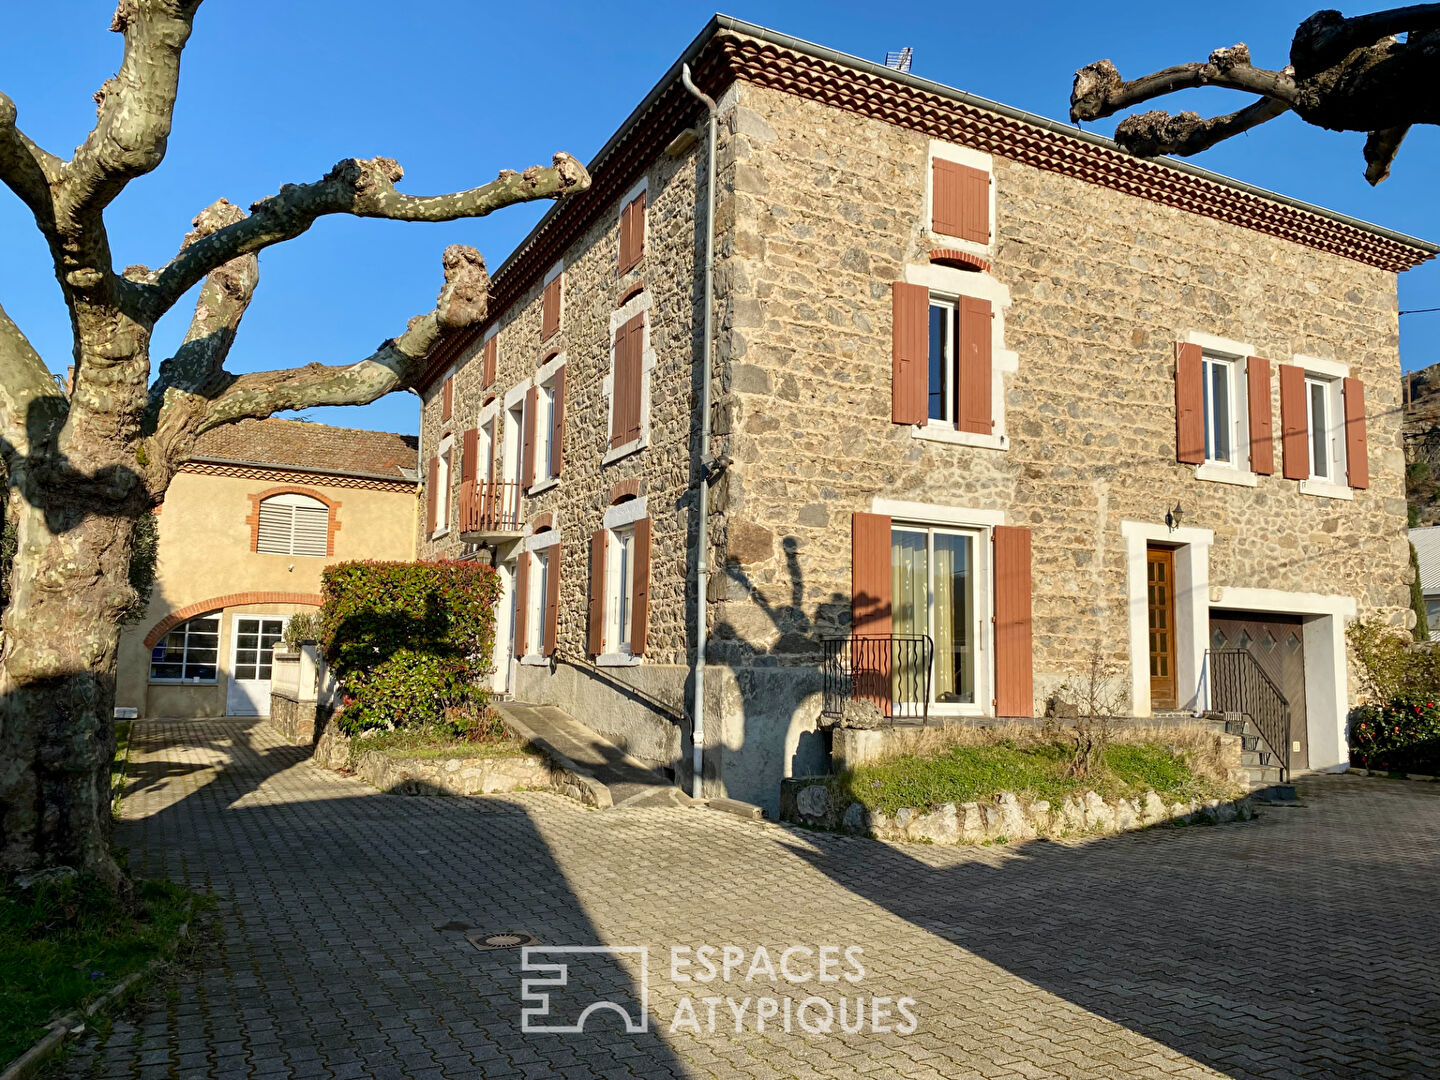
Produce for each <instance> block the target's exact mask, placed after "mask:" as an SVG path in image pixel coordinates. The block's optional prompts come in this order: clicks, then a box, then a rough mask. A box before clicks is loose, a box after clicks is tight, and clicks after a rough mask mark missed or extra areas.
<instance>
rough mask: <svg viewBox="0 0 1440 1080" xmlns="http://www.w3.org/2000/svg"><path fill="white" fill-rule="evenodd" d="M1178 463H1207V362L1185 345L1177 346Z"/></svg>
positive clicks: (1176, 451)
mask: <svg viewBox="0 0 1440 1080" xmlns="http://www.w3.org/2000/svg"><path fill="white" fill-rule="evenodd" d="M1175 460H1176V461H1180V462H1184V463H1185V464H1187V465H1203V464H1204V463H1205V360H1204V357H1203V355H1202V354H1201V351H1200V346H1199V345H1191V344H1189V343H1188V342H1184V341H1177V342H1176V343H1175Z"/></svg>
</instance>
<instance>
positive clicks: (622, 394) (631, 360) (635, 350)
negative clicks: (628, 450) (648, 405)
mask: <svg viewBox="0 0 1440 1080" xmlns="http://www.w3.org/2000/svg"><path fill="white" fill-rule="evenodd" d="M644 338H645V313H644V312H641V313H640V314H639V315H636V316H635V317H634V318H633V319H630V320H629V321H628V322H626V323H625V324H624V325H623V326H621V327H620V328H619V329H618V330H616V331H615V360H614V368H613V370H612V373H611V379H612V382H611V413H610V418H611V423H610V447H611V449H615V448H617V447H621V446H624V445H626V444H627V443H631V442H634V441H635V440H636V439H638V438H639V437H640V432H641V428H642V426H643V425H642V423H641V415H640V413H641V406H642V404H643V374H644V369H643V359H644Z"/></svg>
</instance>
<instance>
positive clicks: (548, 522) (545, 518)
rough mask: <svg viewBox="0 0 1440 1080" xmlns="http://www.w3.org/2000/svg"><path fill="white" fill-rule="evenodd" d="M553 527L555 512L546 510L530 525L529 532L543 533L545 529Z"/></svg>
mask: <svg viewBox="0 0 1440 1080" xmlns="http://www.w3.org/2000/svg"><path fill="white" fill-rule="evenodd" d="M554 527H555V511H553V510H546V511H545V513H543V514H541V515H540V516H539V517H537V518H536V519H535V520H534V521H532V522H531V523H530V531H531V532H532V533H538V532H544V531H545V530H546V529H553V528H554Z"/></svg>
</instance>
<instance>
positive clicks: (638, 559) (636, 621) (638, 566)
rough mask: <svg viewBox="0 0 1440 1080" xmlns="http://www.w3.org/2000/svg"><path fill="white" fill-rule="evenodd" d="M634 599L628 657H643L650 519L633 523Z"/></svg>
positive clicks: (647, 631) (647, 618) (647, 611)
mask: <svg viewBox="0 0 1440 1080" xmlns="http://www.w3.org/2000/svg"><path fill="white" fill-rule="evenodd" d="M634 543H635V564H634V568H635V571H634V578H635V588H634V599H633V601H632V602H631V605H630V655H631V656H644V655H645V642H646V639H647V638H648V637H649V634H650V519H649V518H641V519H640V520H639V521H637V522H635V541H634Z"/></svg>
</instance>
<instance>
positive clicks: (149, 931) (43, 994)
mask: <svg viewBox="0 0 1440 1080" xmlns="http://www.w3.org/2000/svg"><path fill="white" fill-rule="evenodd" d="M201 903H202V901H201V899H200V898H199V897H197V896H195V894H193V893H191V892H189V891H187V890H185V889H182V888H180V886H178V885H172V884H170V883H169V882H166V881H140V882H136V883H135V887H134V894H133V896H131V897H130V898H128V899H117V897H116V896H115V894H114V893H113V892H112V891H111V890H110V889H109V888H108V887H107V886H105V885H104V884H103V883H102V882H100V881H98V880H96V879H95V878H91V877H78V878H73V879H71V880H69V881H60V882H44V883H41V884H39V885H36V886H35V887H34V888H31V889H26V890H21V889H17V888H15V887H13V886H11V887H8V888H6V889H5V890H3V891H0V1063H8V1062H10V1061H13V1060H14V1059H15V1058H17V1057H19V1056H20V1055H21V1054H22V1053H24V1052H25V1051H26V1050H27V1049H29V1047H30V1045H31V1044H32V1043H33V1042H34V1041H35V1040H36V1039H38V1038H39V1037H40V1036H41V1035H43V1034H44V1033H45V1025H46V1024H47V1023H48V1022H49V1021H50V1020H51V1019H53V1018H54V1017H55V1016H56V1015H58V1014H61V1013H65V1012H69V1011H70V1010H72V1009H77V1008H79V1007H81V1006H83V1005H85V1004H86V1003H88V1002H90V1001H92V1000H94V999H95V998H97V997H99V996H100V995H101V994H103V993H104V992H105V991H107V990H108V989H110V988H111V987H112V986H114V985H115V984H116V983H117V982H119V981H120V980H121V979H123V978H124V977H125V976H126V975H129V974H130V973H131V972H133V971H138V970H139V969H140V968H142V967H144V966H145V965H146V964H147V963H148V962H149V961H150V960H151V959H152V958H153V957H155V956H158V955H159V954H160V953H161V951H162V950H163V949H164V948H165V947H166V946H167V945H168V944H169V943H170V942H171V941H173V940H174V939H175V936H176V934H177V932H178V931H179V928H180V924H181V923H184V922H186V921H187V920H189V919H190V918H191V916H192V915H193V914H194V913H195V912H196V911H197V910H198V908H199V906H200V904H201Z"/></svg>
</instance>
